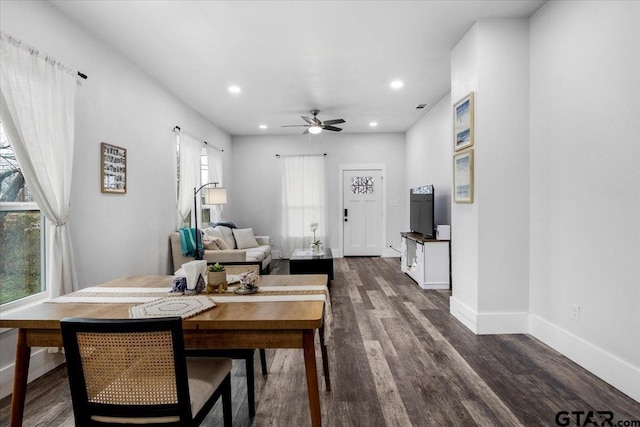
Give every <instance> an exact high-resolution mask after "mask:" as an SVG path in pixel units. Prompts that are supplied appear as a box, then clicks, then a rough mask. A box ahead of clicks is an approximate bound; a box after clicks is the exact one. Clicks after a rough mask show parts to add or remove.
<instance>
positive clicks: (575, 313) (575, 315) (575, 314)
mask: <svg viewBox="0 0 640 427" xmlns="http://www.w3.org/2000/svg"><path fill="white" fill-rule="evenodd" d="M571 318H572V319H573V320H580V306H579V305H577V304H571Z"/></svg>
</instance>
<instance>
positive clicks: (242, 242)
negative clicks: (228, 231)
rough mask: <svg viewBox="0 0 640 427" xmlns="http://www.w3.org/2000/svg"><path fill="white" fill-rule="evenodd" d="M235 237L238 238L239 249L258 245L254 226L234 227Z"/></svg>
mask: <svg viewBox="0 0 640 427" xmlns="http://www.w3.org/2000/svg"><path fill="white" fill-rule="evenodd" d="M232 231H233V237H235V238H236V245H238V249H247V248H255V247H256V246H258V242H257V241H256V236H254V235H253V228H234V229H233V230H232Z"/></svg>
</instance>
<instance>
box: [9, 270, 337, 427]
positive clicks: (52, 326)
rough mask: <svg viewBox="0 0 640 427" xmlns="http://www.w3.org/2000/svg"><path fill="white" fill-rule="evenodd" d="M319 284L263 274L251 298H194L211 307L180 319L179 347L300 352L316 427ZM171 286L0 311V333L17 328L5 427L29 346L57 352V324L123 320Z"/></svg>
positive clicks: (322, 328)
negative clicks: (182, 344)
mask: <svg viewBox="0 0 640 427" xmlns="http://www.w3.org/2000/svg"><path fill="white" fill-rule="evenodd" d="M327 280H328V277H327V275H324V274H311V275H263V276H261V277H260V282H259V291H258V292H257V293H255V294H252V295H236V294H233V293H232V292H231V293H230V294H229V293H225V294H224V295H220V294H215V293H214V294H200V298H202V297H203V296H204V297H207V298H209V299H210V300H212V301H214V302H215V306H214V307H212V308H211V307H209V308H206V309H204V310H203V311H200V312H198V313H197V314H189V315H188V316H183V320H182V326H183V333H184V342H185V347H186V348H199V349H250V348H253V349H256V348H271V349H278V348H300V349H302V350H303V354H304V365H305V375H306V380H307V393H308V400H309V411H310V417H311V425H312V426H313V427H319V426H321V425H322V422H321V416H320V415H321V410H320V393H319V385H318V374H317V366H316V348H315V334H316V331H319V343H320V350H321V356H322V367H323V374H324V379H325V388H326V390H327V391H330V390H331V382H330V378H329V364H328V363H329V361H328V355H327V348H326V341H325V335H326V334H327V333H328V328H329V322H330V315H331V313H330V297H329V291H328V290H327V288H326V284H327ZM172 282H173V276H131V277H124V278H119V279H114V280H111V281H109V282H106V283H103V284H100V285H97V286H92V287H88V288H85V289H81V290H79V291H76V292H73V293H71V294H67V295H64V296H62V297H58V298H54V299H51V300H48V301H45V302H42V303H39V304H36V305H34V306H30V307H27V308H24V309H18V310H16V311H12V312H8V313H0V328H17V329H18V338H17V346H16V356H15V366H14V382H13V395H12V401H11V418H10V425H11V426H12V427H16V426H21V425H22V420H23V414H24V405H25V398H26V392H27V377H28V373H29V361H30V355H31V348H32V347H62V346H63V343H62V335H61V332H60V320H61V319H64V318H66V317H79V318H94V319H122V318H130V317H132V313H134V312H135V309H133V308H134V307H136V308H139V307H141V306H143V305H144V304H145V303H147V304H148V303H149V301H150V302H152V303H158V302H160V301H165V300H167V299H170V298H175V297H173V296H168V294H167V293H166V292H168V291H169V290H170V289H171V287H172ZM230 289H232V288H230ZM169 301H171V300H169ZM138 312H139V310H138Z"/></svg>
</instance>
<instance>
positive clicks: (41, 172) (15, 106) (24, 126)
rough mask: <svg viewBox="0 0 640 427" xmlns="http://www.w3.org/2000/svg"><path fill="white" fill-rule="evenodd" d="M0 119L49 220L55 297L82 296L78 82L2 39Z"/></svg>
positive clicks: (52, 63) (48, 254)
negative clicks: (77, 254)
mask: <svg viewBox="0 0 640 427" xmlns="http://www.w3.org/2000/svg"><path fill="white" fill-rule="evenodd" d="M0 43H1V46H0V93H1V100H0V103H1V108H0V116H1V120H2V123H3V126H4V127H5V131H6V132H7V134H8V136H9V140H10V141H11V146H12V147H13V150H14V152H15V154H16V158H17V159H18V163H19V164H20V169H21V170H22V173H23V175H24V177H25V180H26V181H27V184H28V185H29V188H30V189H31V193H32V194H33V199H34V200H35V202H36V203H37V204H38V206H39V207H40V211H41V212H42V213H43V215H44V216H45V217H46V219H47V227H46V228H47V233H48V236H47V250H46V266H47V273H46V280H47V289H49V294H50V295H51V296H52V297H55V296H59V295H63V294H66V293H68V292H72V291H74V290H77V279H76V272H75V265H74V259H73V248H72V245H71V235H70V233H69V227H68V226H67V221H68V219H69V200H70V194H71V175H72V167H73V143H74V110H75V90H76V86H77V81H76V79H77V77H76V76H75V75H74V73H73V72H72V71H71V70H68V69H66V68H65V67H64V66H62V65H61V64H59V63H57V62H56V61H55V60H52V59H51V58H43V57H41V56H40V55H39V54H38V52H37V51H35V50H34V49H28V48H26V47H24V46H21V43H20V42H19V41H17V40H14V39H12V38H10V37H8V36H6V35H5V34H2V38H1V41H0Z"/></svg>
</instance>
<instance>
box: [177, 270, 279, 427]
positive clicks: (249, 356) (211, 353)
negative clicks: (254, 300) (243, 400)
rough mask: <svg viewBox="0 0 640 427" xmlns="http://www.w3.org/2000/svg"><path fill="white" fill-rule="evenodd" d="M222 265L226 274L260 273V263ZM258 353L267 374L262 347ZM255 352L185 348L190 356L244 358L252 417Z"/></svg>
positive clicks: (254, 400) (265, 357)
mask: <svg viewBox="0 0 640 427" xmlns="http://www.w3.org/2000/svg"><path fill="white" fill-rule="evenodd" d="M220 264H222V265H224V267H225V271H226V272H227V275H228V276H229V275H231V276H236V275H240V274H242V273H244V272H248V271H252V272H254V273H256V274H260V268H261V265H260V263H251V262H229V263H220ZM259 350H260V351H259V353H260V368H261V369H262V375H263V376H266V375H267V355H266V352H265V349H264V348H261V349H259ZM254 353H255V349H254V348H239V349H187V355H188V356H190V357H230V358H232V359H242V360H244V366H245V372H246V375H247V406H248V409H249V416H250V417H251V418H253V416H254V415H255V414H256V399H255V375H254V369H253V356H254Z"/></svg>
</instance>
